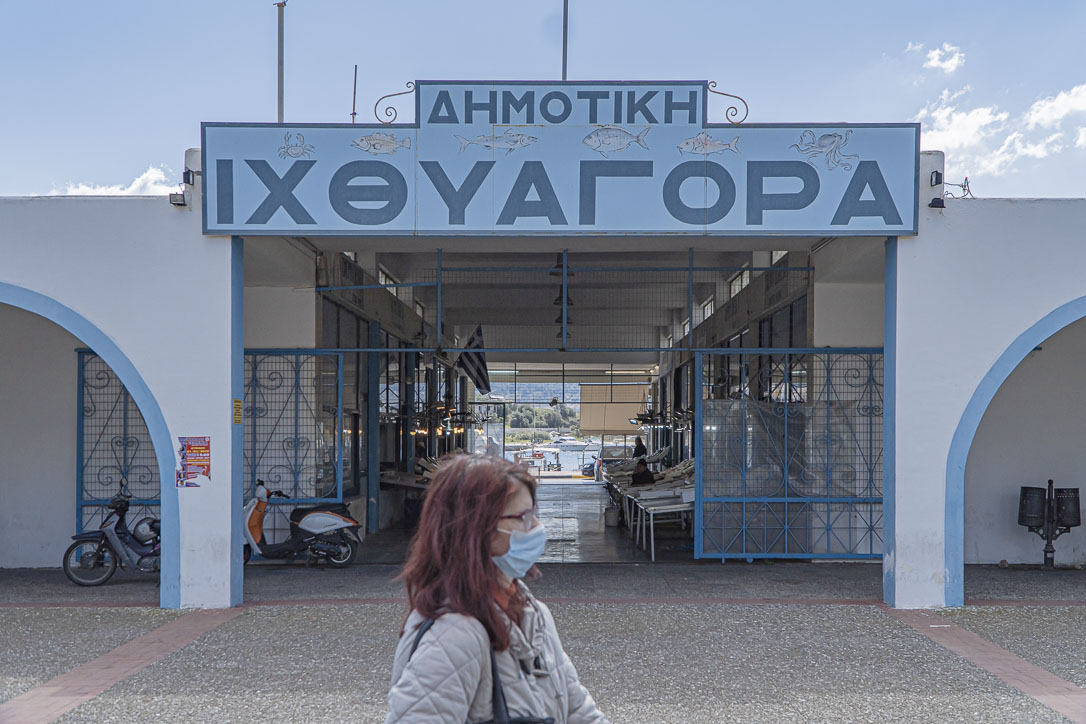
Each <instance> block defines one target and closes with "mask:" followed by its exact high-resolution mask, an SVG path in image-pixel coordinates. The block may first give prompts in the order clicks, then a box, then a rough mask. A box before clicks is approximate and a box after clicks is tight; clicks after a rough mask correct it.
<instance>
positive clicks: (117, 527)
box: [63, 492, 161, 586]
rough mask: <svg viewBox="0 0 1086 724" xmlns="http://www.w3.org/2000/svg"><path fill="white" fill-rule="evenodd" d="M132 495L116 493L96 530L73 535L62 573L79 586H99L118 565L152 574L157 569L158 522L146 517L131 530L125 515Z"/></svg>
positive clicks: (66, 552) (159, 541) (159, 540)
mask: <svg viewBox="0 0 1086 724" xmlns="http://www.w3.org/2000/svg"><path fill="white" fill-rule="evenodd" d="M131 498H132V496H131V495H128V494H127V493H123V492H122V493H118V494H117V495H115V496H113V498H112V499H111V500H110V501H109V504H108V505H107V506H106V507H107V508H109V511H110V513H109V515H107V516H106V519H105V520H104V521H102V527H101V528H99V529H98V530H92V531H84V532H83V533H77V534H76V535H73V536H72V540H74V541H75V542H74V543H72V544H71V545H70V546H68V550H67V551H65V552H64V562H63V565H64V574H65V575H66V576H68V578H69V579H70V580H71V581H72V583H75V584H77V585H80V586H100V585H102V584H103V583H105V582H106V581H108V580H109V579H110V577H111V576H112V575H113V574H114V572H116V570H117V566H118V565H120V567H121V568H132V569H134V570H137V571H144V572H147V573H152V572H154V571H157V570H158V568H159V560H160V553H161V539H160V523H159V521H158V519H156V518H152V517H151V516H146V517H144V518H140V519H139V521H137V522H136V524H135V525H134V526H132V530H129V529H128V525H127V524H126V522H125V516H126V515H127V514H128V507H129V501H130V500H131Z"/></svg>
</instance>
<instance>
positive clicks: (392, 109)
mask: <svg viewBox="0 0 1086 724" xmlns="http://www.w3.org/2000/svg"><path fill="white" fill-rule="evenodd" d="M414 90H415V83H414V81H410V80H409V81H407V90H405V91H400V92H399V93H389V94H388V95H383V96H381V97H380V98H378V99H377V102H376V103H374V104H373V115H374V117H375V118H376V119H377V120H378V121H379V122H381V123H384V124H385V125H388V124H389V123H395V122H396V117H397V115H399V114H398V113H397V112H396V106H394V105H392V104H391V103H389V104H388V105H387V106H385V108H384V110H383V111H381V110H379V109H380V107H381V101H383V100H385V99H386V98H394V97H396V96H403V95H407V94H408V93H411V92H412V91H414ZM382 116H383V117H382ZM386 118H387V119H388V120H385V119H386Z"/></svg>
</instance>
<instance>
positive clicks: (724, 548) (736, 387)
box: [700, 352, 883, 558]
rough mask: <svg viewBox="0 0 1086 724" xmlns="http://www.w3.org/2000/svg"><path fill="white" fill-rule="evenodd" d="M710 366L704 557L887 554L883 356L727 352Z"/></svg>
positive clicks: (705, 408)
mask: <svg viewBox="0 0 1086 724" xmlns="http://www.w3.org/2000/svg"><path fill="white" fill-rule="evenodd" d="M710 357H711V358H710ZM704 368H705V376H704V378H703V390H702V402H701V405H702V443H701V451H702V453H701V461H700V462H701V466H702V485H701V491H702V500H701V501H700V505H701V506H702V549H703V554H704V555H706V556H721V557H725V558H727V557H747V558H750V557H784V556H796V557H872V556H877V555H880V554H881V552H882V538H881V530H882V424H883V422H882V405H883V403H882V355H881V354H875V353H858V354H853V353H824V352H823V353H803V352H797V353H789V354H745V353H737V354H730V355H729V354H722V355H719V356H718V355H711V356H707V358H706V364H705V367H704Z"/></svg>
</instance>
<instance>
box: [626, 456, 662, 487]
mask: <svg viewBox="0 0 1086 724" xmlns="http://www.w3.org/2000/svg"><path fill="white" fill-rule="evenodd" d="M655 482H656V478H655V477H653V475H652V471H651V470H649V466H648V465H646V464H645V458H641V459H640V460H638V461H637V465H635V466H634V471H633V475H632V476H631V477H630V485H652V484H653V483H655Z"/></svg>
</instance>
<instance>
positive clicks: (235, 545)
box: [228, 236, 245, 606]
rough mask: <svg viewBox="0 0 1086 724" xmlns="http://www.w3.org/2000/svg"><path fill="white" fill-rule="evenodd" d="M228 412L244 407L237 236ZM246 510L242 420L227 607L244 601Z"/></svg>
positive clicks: (233, 479) (233, 450)
mask: <svg viewBox="0 0 1086 724" xmlns="http://www.w3.org/2000/svg"><path fill="white" fill-rule="evenodd" d="M230 398H231V399H230V410H229V413H228V414H229V415H230V416H231V418H232V417H233V414H234V410H233V401H234V400H235V399H237V400H241V401H242V407H243V408H244V405H245V242H244V241H243V240H242V238H241V237H240V236H234V237H231V238H230ZM244 507H245V420H244V418H242V422H241V423H240V424H234V423H233V422H232V421H231V424H230V556H229V559H230V605H231V606H240V605H241V604H242V602H243V600H244V585H245V573H244V566H245V563H244V561H243V560H242V548H243V547H244V545H245V538H244V534H243V531H242V526H244V524H245V523H244V521H243V520H242V515H243V509H244Z"/></svg>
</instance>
